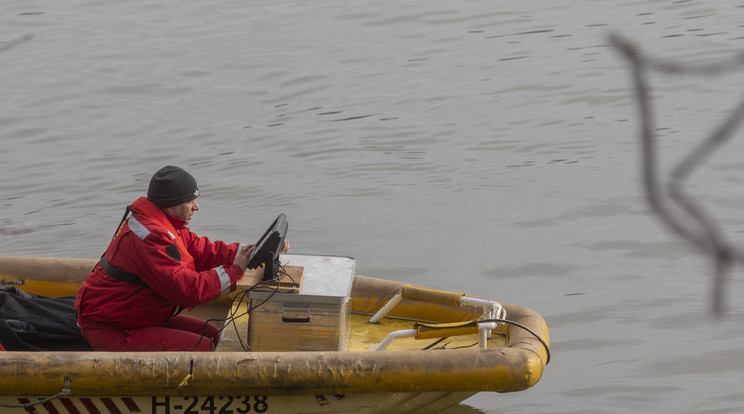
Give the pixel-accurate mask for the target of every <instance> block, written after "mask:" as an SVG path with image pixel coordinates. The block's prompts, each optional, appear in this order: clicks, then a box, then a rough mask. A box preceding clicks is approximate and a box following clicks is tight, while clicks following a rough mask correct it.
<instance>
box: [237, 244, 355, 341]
mask: <svg viewBox="0 0 744 414" xmlns="http://www.w3.org/2000/svg"><path fill="white" fill-rule="evenodd" d="M281 261H282V264H284V265H290V266H301V267H303V268H304V273H303V276H302V278H303V279H302V283H301V287H300V289H299V291H295V292H283V291H277V292H273V291H255V290H254V291H251V292H250V293H249V299H250V306H251V308H252V309H253V310H252V311H251V313H250V317H249V322H248V344H249V345H250V347H251V350H253V351H254V352H262V351H345V350H346V348H347V345H348V338H349V329H350V325H349V317H350V308H349V306H350V303H349V297H350V294H351V284H352V280H353V278H354V270H355V261H354V259H351V258H348V257H333V256H305V255H294V254H285V255H282V256H281Z"/></svg>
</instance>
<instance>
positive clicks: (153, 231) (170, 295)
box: [75, 197, 243, 329]
mask: <svg viewBox="0 0 744 414" xmlns="http://www.w3.org/2000/svg"><path fill="white" fill-rule="evenodd" d="M131 209H132V215H131V216H130V217H129V219H127V221H126V222H125V223H124V224H123V225H122V226H121V228H120V229H119V231H118V232H117V234H116V235H115V236H114V239H113V240H112V241H111V244H109V246H108V248H107V249H106V253H105V255H106V260H107V261H108V262H109V263H110V264H111V265H112V266H113V267H114V268H116V269H119V270H121V271H124V272H128V273H133V274H135V275H137V276H138V277H139V279H140V280H141V281H142V282H143V283H144V284H145V285H146V286H143V285H138V284H132V283H126V282H122V281H119V280H117V279H114V278H113V277H111V276H109V275H108V274H106V272H105V271H104V270H103V268H102V267H101V264H100V263H99V264H98V265H96V267H95V268H94V269H93V272H92V273H91V274H90V275H88V277H87V278H86V279H85V281H84V282H83V286H82V287H81V288H80V290H79V291H78V294H77V299H76V300H75V309H76V310H77V313H78V323H79V324H80V325H81V326H83V327H91V328H92V327H103V328H119V329H132V328H141V327H145V326H159V325H163V324H164V323H165V322H166V321H167V320H168V319H169V318H170V317H171V315H172V313H173V311H174V310H175V308H176V306H181V307H185V308H186V307H193V306H196V305H199V304H202V303H206V302H209V301H212V300H214V299H216V298H218V297H219V296H222V295H224V294H226V293H229V292H230V291H232V290H235V284H236V283H237V282H238V280H240V279H241V278H242V277H243V270H242V269H241V268H240V266H238V265H234V264H232V262H233V259H234V258H235V253H236V252H237V250H238V248H239V245H238V244H237V243H233V244H226V243H223V242H220V241H217V242H212V241H210V240H209V239H208V238H206V237H199V236H197V235H196V234H194V233H192V232H191V231H190V230H189V229H188V227H183V224H184V222H183V221H181V220H178V219H175V218H173V217H170V216H168V215H167V214H165V212H164V211H163V210H162V209H160V208H159V207H157V206H156V205H154V204H153V203H151V202H150V201H149V200H147V198H144V197H142V198H139V199H137V201H135V202H134V203H132V205H131Z"/></svg>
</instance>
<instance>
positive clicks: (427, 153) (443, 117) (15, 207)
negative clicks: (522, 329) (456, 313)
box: [0, 0, 744, 413]
mask: <svg viewBox="0 0 744 414" xmlns="http://www.w3.org/2000/svg"><path fill="white" fill-rule="evenodd" d="M0 6H1V7H2V10H3V13H2V14H0V41H2V42H8V41H11V40H13V39H17V38H19V37H21V36H23V35H26V34H30V35H31V36H32V39H31V40H29V41H26V42H23V43H21V44H19V45H16V46H14V47H12V48H10V49H9V50H5V51H2V52H0V63H1V64H0V91H2V99H0V139H2V149H1V150H0V173H1V174H2V175H1V177H2V180H1V181H0V229H1V230H2V231H0V254H3V255H28V256H54V257H56V256H60V257H85V258H94V257H98V256H99V255H100V254H101V252H102V250H103V249H104V248H105V246H106V244H107V242H108V240H109V239H110V237H111V235H112V234H113V232H114V229H115V226H116V225H117V223H118V222H119V220H120V218H121V215H122V214H123V212H124V208H125V206H126V205H127V204H129V203H130V202H132V201H133V200H134V199H135V198H137V197H139V196H141V195H143V194H144V192H145V190H146V187H147V183H148V181H149V178H150V176H151V175H152V173H153V172H154V171H156V170H157V169H158V168H160V167H161V166H163V165H167V164H173V165H180V166H182V167H184V168H186V169H187V170H189V171H190V172H191V173H192V174H193V175H194V176H195V177H196V178H197V180H198V182H199V185H200V189H201V192H202V195H201V197H200V198H199V205H200V207H201V211H199V213H198V214H197V215H196V217H195V218H194V219H193V220H192V225H191V227H192V229H193V230H194V231H196V232H197V233H199V234H202V235H206V236H209V237H210V238H212V239H219V240H226V241H241V242H252V241H254V240H255V239H256V238H257V237H258V236H259V235H260V233H261V232H262V231H263V230H264V228H265V227H266V226H267V225H268V224H269V223H270V222H271V221H272V220H273V219H274V217H276V215H277V214H278V213H279V212H283V213H285V214H286V215H287V216H288V218H289V223H290V240H291V242H292V251H293V252H295V253H324V254H335V255H343V256H352V257H354V258H356V260H357V272H358V273H360V274H364V275H369V276H376V277H382V278H389V279H396V280H401V281H405V282H409V283H415V284H423V285H427V286H431V287H435V288H439V289H445V290H455V291H463V292H466V293H469V294H472V295H476V296H481V297H487V298H492V299H497V300H501V301H504V302H508V303H515V304H519V305H522V306H527V307H529V308H532V309H534V310H536V311H537V312H539V313H540V314H541V315H543V316H544V317H545V319H546V321H547V323H548V326H549V327H550V334H551V342H552V353H553V360H552V362H551V363H550V365H549V366H548V367H547V369H546V371H545V374H544V376H543V378H542V379H541V381H540V382H539V383H538V384H537V385H536V386H534V387H533V388H531V389H530V390H528V391H525V392H519V393H513V394H496V393H482V394H478V395H477V396H475V397H472V398H470V399H468V400H467V401H465V403H464V404H462V405H460V406H459V407H455V408H453V409H451V410H450V411H448V412H450V413H474V412H484V413H509V412H514V413H516V412H519V413H596V412H604V413H629V412H633V413H635V412H653V413H685V412H687V413H738V412H741V410H742V407H744V391H742V390H743V388H742V382H743V381H744V341H743V340H742V339H743V338H744V325H742V324H741V323H739V320H740V319H741V315H743V314H744V301H743V300H742V298H744V292H742V283H741V280H740V273H739V272H737V273H734V274H733V275H732V282H731V283H730V284H729V286H728V287H729V289H728V293H727V299H728V310H727V313H726V315H725V316H724V317H723V318H714V317H712V316H711V314H710V301H709V288H710V284H709V281H710V273H711V268H710V263H709V262H708V261H707V260H706V259H705V258H704V257H702V256H700V255H698V254H697V253H696V252H695V251H693V250H692V249H691V248H690V247H688V246H687V245H686V244H685V243H684V242H682V241H680V240H678V239H676V238H675V237H674V236H672V235H671V234H669V233H668V232H667V231H665V230H664V229H663V228H662V226H661V225H660V224H659V223H658V222H657V221H656V219H654V218H653V217H652V216H651V215H650V214H649V211H648V208H647V206H646V204H645V202H644V200H643V199H642V193H641V188H640V180H639V177H640V176H639V172H638V168H639V167H638V158H639V155H638V145H637V138H636V135H637V128H638V124H637V114H636V109H635V107H634V103H633V100H632V96H631V92H632V91H631V89H630V86H631V84H630V76H629V74H628V71H627V67H626V65H625V62H624V61H623V60H622V59H621V58H620V56H619V55H618V54H617V53H616V51H615V50H614V49H613V48H612V47H611V46H610V43H609V41H608V38H607V36H608V35H609V33H610V32H612V31H617V32H620V33H623V34H625V35H626V36H628V37H629V38H631V39H633V40H635V41H637V42H639V43H640V44H641V45H642V46H643V48H644V50H646V51H648V52H649V53H654V54H658V55H660V56H664V57H668V58H673V59H679V60H684V61H690V62H697V63H703V62H708V61H715V60H719V59H724V58H728V57H730V56H732V55H733V54H735V53H738V52H740V51H741V50H742V49H744V47H743V46H744V42H743V41H742V39H743V38H742V19H741V16H742V15H743V13H744V9H742V6H743V4H742V3H741V2H738V1H731V0H726V1H716V2H710V1H637V0H618V1H606V0H605V1H596V0H593V1H588V0H585V1H579V0H571V1H569V0H557V1H550V2H546V1H520V2H495V1H484V0H476V1H465V2H452V1H441V0H429V1H423V2H419V1H396V2H373V1H358V2H341V1H335V0H327V1H313V2H304V1H270V2H269V1H251V2H241V1H235V0H217V1H210V2H180V1H171V0H167V1H158V2H151V1H143V0H133V1H127V2H111V1H101V0H88V1H73V0H58V1H54V2H42V1H33V0H30V1H23V2H17V1H10V0H0ZM653 81H654V82H655V86H656V89H655V97H656V99H657V103H658V104H659V114H658V115H659V118H660V121H659V131H658V134H659V139H660V150H661V151H662V153H663V162H664V165H665V166H666V165H669V164H671V163H673V162H674V161H675V160H677V159H678V158H679V157H681V156H682V155H683V154H684V153H685V152H686V151H688V150H689V149H690V148H691V147H692V146H693V145H694V144H695V143H696V142H697V141H699V139H700V138H701V137H702V136H704V135H705V134H706V133H708V132H709V131H710V130H711V129H712V128H713V127H714V126H715V125H716V124H717V122H719V121H720V120H721V119H722V118H723V116H725V114H726V111H727V110H728V109H730V108H731V107H732V106H733V105H734V104H735V103H736V102H737V101H738V100H739V99H740V98H741V96H742V92H744V78H743V77H742V74H741V73H740V74H734V75H727V76H721V77H718V78H715V79H703V78H689V77H679V78H678V77H668V76H655V77H654V78H653ZM743 145H744V144H742V143H738V142H736V141H735V142H733V143H731V145H730V146H728V147H727V150H726V151H723V152H722V153H721V154H718V155H717V156H716V158H715V159H713V160H710V161H709V162H708V163H707V164H706V166H705V167H706V168H704V169H702V170H701V171H700V173H699V174H698V175H696V176H695V177H694V179H693V180H692V181H691V183H690V191H691V192H693V193H695V194H696V195H698V196H699V197H700V198H701V199H702V200H705V203H706V204H707V205H708V206H709V208H710V209H711V211H712V212H713V213H714V214H715V216H716V217H717V218H718V219H719V220H720V221H721V223H722V225H723V226H724V228H725V229H726V232H727V235H729V236H730V237H731V238H732V239H733V240H737V239H741V235H742V232H743V231H744V221H743V220H742V214H741V208H742V207H743V206H744V186H743V185H742V183H743V182H744V168H743V167H744V164H743V163H742V161H741V158H740V154H742V150H744V148H742V146H743Z"/></svg>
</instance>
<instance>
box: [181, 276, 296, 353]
mask: <svg viewBox="0 0 744 414" xmlns="http://www.w3.org/2000/svg"><path fill="white" fill-rule="evenodd" d="M285 276H286V277H289V278H290V279H291V280H292V284H293V285H294V284H295V281H294V279H292V277H291V276H290V275H289V273H287V271H286V269H285V268H284V266H281V265H280V266H279V269H277V271H276V275H275V277H274V278H273V279H269V280H262V281H260V282H258V283H256V284H255V285H253V286H251V287H249V288H248V289H245V290H243V291H242V292H240V293H238V294H237V295H236V296H235V297H234V298H233V300H232V303H231V305H230V314H229V315H228V317H227V318H212V319H207V320H206V321H204V327H203V328H202V331H201V335H200V337H199V341H198V342H197V343H196V345H194V348H192V349H191V351H192V352H194V351H196V348H198V347H199V344H201V341H202V339H204V338H205V336H206V335H205V333H206V331H207V326H209V323H210V322H219V321H221V322H224V325H223V326H222V328H220V329H218V332H220V333H222V332H223V331H224V330H225V329H226V328H227V326H228V325H230V323H232V324H233V326H234V327H235V334H236V335H237V337H238V341H239V342H240V346H241V347H242V348H243V350H244V351H249V349H246V346H247V344H245V343H244V342H243V339H242V338H241V337H240V332H239V331H238V326H237V325H236V324H235V319H237V318H240V317H242V316H245V315H247V314H250V313H251V312H252V311H253V310H254V309H256V308H258V307H259V306H262V305H263V304H264V303H266V302H267V301H268V300H269V299H271V298H272V297H273V296H274V295H275V294H276V293H277V292H278V291H279V285H280V284H279V282H280V281H281V279H282V278H284V277H285ZM269 282H277V284H276V287H275V288H274V289H273V290H270V291H265V290H257V288H259V287H263V286H261V285H264V284H266V283H269ZM253 290H255V291H257V292H271V294H270V295H269V296H268V297H267V298H266V299H264V300H263V301H261V302H260V303H259V304H257V305H255V306H252V307H250V308H249V309H248V310H247V311H245V312H243V313H241V314H239V315H236V314H235V311H236V310H237V309H238V308H239V306H240V304H241V303H242V302H243V300H245V297H246V295H247V294H248V293H249V292H250V291H253ZM236 300H238V303H237V306H236V305H235V301H236ZM210 340H211V339H210ZM248 348H250V347H248Z"/></svg>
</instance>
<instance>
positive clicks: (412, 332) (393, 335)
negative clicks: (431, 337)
mask: <svg viewBox="0 0 744 414" xmlns="http://www.w3.org/2000/svg"><path fill="white" fill-rule="evenodd" d="M416 332H418V331H417V330H416V329H401V330H400V331H393V332H390V333H389V334H388V335H387V336H386V337H385V339H383V340H382V342H380V343H379V345H377V346H376V347H375V349H374V350H375V351H383V350H385V348H387V347H388V345H390V343H391V342H393V341H394V340H396V339H398V338H412V337H414V336H416Z"/></svg>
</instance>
